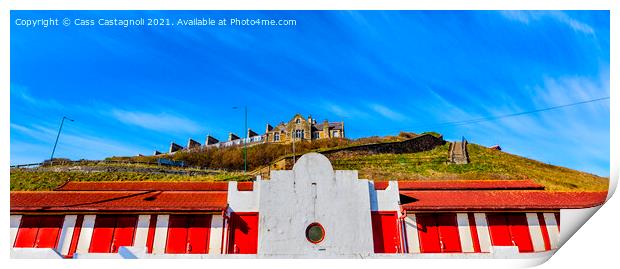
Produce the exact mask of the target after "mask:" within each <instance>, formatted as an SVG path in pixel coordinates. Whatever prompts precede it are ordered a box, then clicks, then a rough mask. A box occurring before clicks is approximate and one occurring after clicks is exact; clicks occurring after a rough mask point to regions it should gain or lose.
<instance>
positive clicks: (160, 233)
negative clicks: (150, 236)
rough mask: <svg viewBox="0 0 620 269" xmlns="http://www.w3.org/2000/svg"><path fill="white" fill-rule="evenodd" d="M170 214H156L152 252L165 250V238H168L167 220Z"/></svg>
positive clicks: (161, 252)
mask: <svg viewBox="0 0 620 269" xmlns="http://www.w3.org/2000/svg"><path fill="white" fill-rule="evenodd" d="M169 219H170V215H158V216H157V224H156V225H155V238H154V240H153V254H164V252H165V251H166V239H168V220H169Z"/></svg>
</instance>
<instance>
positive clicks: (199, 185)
mask: <svg viewBox="0 0 620 269" xmlns="http://www.w3.org/2000/svg"><path fill="white" fill-rule="evenodd" d="M253 183H254V182H237V189H238V190H240V191H251V190H252V189H253ZM55 190H57V191H151V190H156V191H228V182H157V181H110V182H76V181H69V182H67V183H65V184H64V185H62V186H60V187H58V188H56V189H55Z"/></svg>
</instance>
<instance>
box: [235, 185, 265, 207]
mask: <svg viewBox="0 0 620 269" xmlns="http://www.w3.org/2000/svg"><path fill="white" fill-rule="evenodd" d="M253 184H254V185H253V190H252V191H239V190H237V181H229V182H228V210H229V213H230V211H235V212H258V207H259V205H258V203H259V196H260V187H261V186H260V184H259V181H254V183H253Z"/></svg>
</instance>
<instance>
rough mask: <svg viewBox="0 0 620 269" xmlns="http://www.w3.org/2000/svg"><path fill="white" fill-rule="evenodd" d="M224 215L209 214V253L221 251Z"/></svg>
mask: <svg viewBox="0 0 620 269" xmlns="http://www.w3.org/2000/svg"><path fill="white" fill-rule="evenodd" d="M223 227H224V217H222V215H212V216H211V227H210V229H209V250H208V252H207V253H209V254H221V253H222V233H223V232H224V229H223Z"/></svg>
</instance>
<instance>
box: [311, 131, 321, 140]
mask: <svg viewBox="0 0 620 269" xmlns="http://www.w3.org/2000/svg"><path fill="white" fill-rule="evenodd" d="M319 138H321V133H320V132H314V133H312V139H319Z"/></svg>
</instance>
